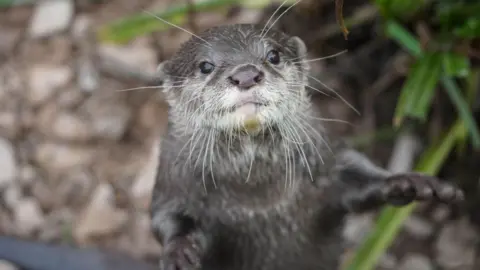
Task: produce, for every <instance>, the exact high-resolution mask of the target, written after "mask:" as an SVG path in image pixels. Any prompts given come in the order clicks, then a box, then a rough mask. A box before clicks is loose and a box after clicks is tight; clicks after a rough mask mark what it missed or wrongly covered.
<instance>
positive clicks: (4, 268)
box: [0, 260, 19, 270]
mask: <svg viewBox="0 0 480 270" xmlns="http://www.w3.org/2000/svg"><path fill="white" fill-rule="evenodd" d="M0 270H19V269H18V268H17V267H15V266H14V265H13V264H11V263H9V262H7V261H4V260H0Z"/></svg>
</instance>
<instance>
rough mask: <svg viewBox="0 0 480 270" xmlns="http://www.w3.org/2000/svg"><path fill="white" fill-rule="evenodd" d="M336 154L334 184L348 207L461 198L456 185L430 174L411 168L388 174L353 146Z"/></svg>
mask: <svg viewBox="0 0 480 270" xmlns="http://www.w3.org/2000/svg"><path fill="white" fill-rule="evenodd" d="M337 158H338V160H337V166H336V173H335V175H336V178H337V179H335V183H334V187H335V189H338V190H339V191H340V194H341V196H340V197H339V199H340V200H341V201H340V204H341V205H342V207H344V208H345V209H346V210H348V211H352V212H357V213H359V212H365V211H371V210H374V209H378V208H379V207H381V206H383V205H386V204H391V205H394V206H404V205H407V204H409V203H411V202H413V201H415V200H418V201H425V200H437V201H440V202H444V203H455V202H458V201H460V200H463V192H462V191H461V190H460V189H458V188H456V187H455V186H454V185H452V184H449V183H444V182H441V181H440V180H439V179H437V178H436V177H434V176H429V175H426V174H422V173H414V172H407V173H399V174H392V173H389V172H388V171H386V170H384V169H382V168H380V167H378V166H376V165H374V164H373V163H372V162H371V161H370V160H369V159H368V158H367V157H365V156H364V155H362V154H360V153H358V152H356V151H354V150H344V151H342V152H341V153H340V154H339V155H338V157H337Z"/></svg>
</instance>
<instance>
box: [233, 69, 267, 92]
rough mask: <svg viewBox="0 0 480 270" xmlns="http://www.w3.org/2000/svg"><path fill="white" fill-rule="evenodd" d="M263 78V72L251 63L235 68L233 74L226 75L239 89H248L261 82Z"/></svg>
mask: <svg viewBox="0 0 480 270" xmlns="http://www.w3.org/2000/svg"><path fill="white" fill-rule="evenodd" d="M264 78H265V73H264V72H263V71H261V70H259V69H258V68H257V67H255V66H253V65H245V66H241V67H238V68H237V69H235V71H234V72H233V74H232V75H231V76H229V77H228V80H229V81H230V83H231V84H233V85H235V86H237V87H238V88H239V89H240V90H248V89H250V88H251V87H253V86H255V85H257V84H259V83H261V82H262V81H263V79H264Z"/></svg>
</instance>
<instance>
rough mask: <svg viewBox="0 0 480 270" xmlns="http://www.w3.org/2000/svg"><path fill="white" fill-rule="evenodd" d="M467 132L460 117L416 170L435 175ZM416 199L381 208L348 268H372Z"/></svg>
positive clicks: (408, 213) (370, 269)
mask: <svg viewBox="0 0 480 270" xmlns="http://www.w3.org/2000/svg"><path fill="white" fill-rule="evenodd" d="M465 134H466V129H465V126H464V124H463V122H462V121H461V120H458V121H457V122H456V123H455V124H454V125H453V126H452V127H451V128H450V130H449V131H448V132H447V133H446V134H445V135H444V136H443V138H442V140H441V142H440V144H438V145H437V144H434V145H432V146H431V147H430V148H429V149H428V150H427V151H426V152H425V153H424V154H423V155H422V157H421V159H420V161H419V163H418V165H417V166H416V171H419V172H423V173H426V174H430V175H435V174H437V173H438V171H439V170H440V168H441V166H442V165H443V163H444V162H445V160H446V158H447V157H448V155H449V153H450V152H451V151H452V149H453V148H454V146H455V142H456V141H457V140H458V139H461V138H462V137H464V136H465ZM415 205H416V204H415V203H412V204H409V205H407V206H405V207H401V208H396V207H386V208H385V209H383V211H382V212H381V214H380V216H379V218H378V220H377V223H376V226H375V228H373V230H372V232H371V233H370V235H369V236H368V237H367V239H366V241H365V242H364V243H363V245H362V246H361V247H360V248H359V249H358V250H357V253H356V254H355V256H354V257H353V259H352V261H351V262H350V264H349V265H348V266H347V268H346V269H347V270H372V269H374V267H375V265H376V264H377V263H378V260H379V259H380V257H381V256H382V255H383V253H384V251H385V250H386V249H388V247H389V246H390V244H391V243H392V242H393V240H394V239H395V238H396V236H397V234H398V232H399V231H400V229H401V228H402V225H403V223H404V221H405V220H406V219H407V217H408V216H409V215H410V214H411V213H412V211H413V210H414V209H415Z"/></svg>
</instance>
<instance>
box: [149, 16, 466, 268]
mask: <svg viewBox="0 0 480 270" xmlns="http://www.w3.org/2000/svg"><path fill="white" fill-rule="evenodd" d="M306 55H307V47H306V45H305V43H304V42H303V41H302V40H301V39H300V38H298V37H295V36H289V35H287V34H285V33H283V32H280V31H277V30H273V29H265V27H261V26H259V25H256V24H233V25H223V26H216V27H213V28H210V29H207V30H205V31H203V32H201V33H200V34H199V35H192V37H191V38H190V39H189V40H188V41H187V42H185V43H184V44H183V45H182V46H181V47H180V48H179V50H178V51H177V52H176V53H175V54H174V55H173V56H172V57H171V58H170V59H167V60H165V61H164V62H163V63H161V64H160V65H159V67H158V73H159V76H160V77H161V79H162V81H163V85H162V86H161V89H162V90H161V92H162V93H163V95H164V96H165V97H166V100H167V102H168V105H169V111H168V114H169V117H168V125H167V126H168V128H167V132H166V134H165V136H164V137H163V138H162V141H161V152H160V154H159V158H158V170H157V174H156V181H155V186H154V189H153V191H152V200H151V202H152V203H151V225H152V232H153V234H154V235H155V237H156V239H157V240H158V241H159V242H160V244H161V245H162V246H163V249H162V256H161V259H160V261H159V266H160V269H162V270H291V269H298V270H313V269H315V270H333V269H338V267H339V264H340V258H341V255H342V254H343V251H344V250H343V248H344V246H343V239H342V235H341V233H342V230H343V227H344V222H345V221H344V220H345V217H346V215H347V214H349V213H363V212H366V211H371V210H376V209H379V208H380V207H382V206H384V205H393V206H404V205H407V204H409V203H411V202H413V201H426V200H431V201H433V200H435V201H437V202H441V203H447V204H453V203H457V202H460V201H462V200H463V197H464V195H463V192H462V191H461V190H460V189H458V188H457V187H456V186H454V185H453V184H449V183H446V182H443V181H441V180H440V179H437V178H436V177H434V176H429V175H426V174H422V173H416V172H409V173H398V174H393V173H390V172H388V171H387V170H385V169H383V168H381V167H380V166H378V165H376V164H374V163H373V162H372V161H370V160H369V159H368V158H367V157H366V156H365V155H363V154H362V153H360V152H357V151H356V150H354V149H353V148H352V147H350V146H348V145H347V144H346V143H344V142H343V141H342V140H341V139H338V138H334V137H332V136H329V134H328V132H327V130H325V129H324V128H323V125H322V118H321V114H320V110H319V108H318V107H317V106H315V105H314V104H313V103H312V102H311V93H310V92H309V91H308V90H307V78H308V77H307V74H308V71H309V66H308V62H307V61H306Z"/></svg>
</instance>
